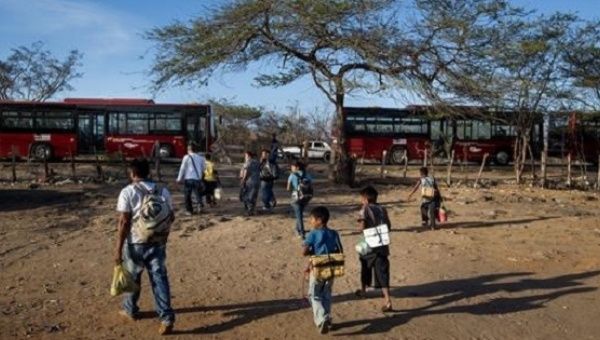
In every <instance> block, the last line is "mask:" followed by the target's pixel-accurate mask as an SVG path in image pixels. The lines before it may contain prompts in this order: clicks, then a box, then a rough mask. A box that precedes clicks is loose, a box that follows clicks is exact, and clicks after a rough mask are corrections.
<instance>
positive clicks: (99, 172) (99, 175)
mask: <svg viewBox="0 0 600 340" xmlns="http://www.w3.org/2000/svg"><path fill="white" fill-rule="evenodd" d="M94 158H95V159H96V178H97V179H98V180H99V181H102V180H104V175H103V174H102V166H101V165H100V160H99V159H98V152H97V150H96V146H95V145H94Z"/></svg>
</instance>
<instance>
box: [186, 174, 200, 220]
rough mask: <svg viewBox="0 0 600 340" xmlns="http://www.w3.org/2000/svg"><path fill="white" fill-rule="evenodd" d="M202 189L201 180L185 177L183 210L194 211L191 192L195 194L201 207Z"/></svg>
mask: <svg viewBox="0 0 600 340" xmlns="http://www.w3.org/2000/svg"><path fill="white" fill-rule="evenodd" d="M203 191H204V184H203V183H202V181H199V180H197V179H186V180H185V181H184V182H183V193H184V196H185V210H187V211H188V212H190V213H193V212H194V206H193V204H192V194H194V195H195V196H196V199H197V200H198V205H199V206H200V207H202V206H203V205H204V204H203V203H202V192H203Z"/></svg>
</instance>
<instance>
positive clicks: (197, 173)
mask: <svg viewBox="0 0 600 340" xmlns="http://www.w3.org/2000/svg"><path fill="white" fill-rule="evenodd" d="M188 156H189V159H190V161H191V162H192V166H193V167H194V172H195V173H196V176H198V180H202V176H200V173H199V172H198V168H196V163H194V156H193V155H188Z"/></svg>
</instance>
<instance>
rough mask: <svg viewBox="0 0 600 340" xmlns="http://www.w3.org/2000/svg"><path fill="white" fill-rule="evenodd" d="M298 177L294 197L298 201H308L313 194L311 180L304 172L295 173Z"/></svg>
mask: <svg viewBox="0 0 600 340" xmlns="http://www.w3.org/2000/svg"><path fill="white" fill-rule="evenodd" d="M295 175H296V177H298V188H296V197H297V200H298V202H300V203H304V204H306V203H308V202H309V201H310V200H311V199H312V198H313V194H314V190H313V185H312V181H311V180H310V179H308V178H307V177H306V176H305V174H304V172H303V173H302V175H298V174H295Z"/></svg>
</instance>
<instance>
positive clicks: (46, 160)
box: [43, 155, 50, 182]
mask: <svg viewBox="0 0 600 340" xmlns="http://www.w3.org/2000/svg"><path fill="white" fill-rule="evenodd" d="M43 161H44V182H46V181H48V179H49V178H50V169H49V168H48V157H47V155H44V159H43Z"/></svg>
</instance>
